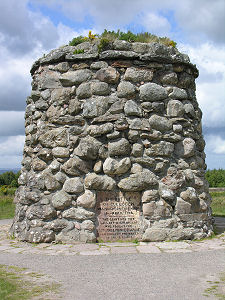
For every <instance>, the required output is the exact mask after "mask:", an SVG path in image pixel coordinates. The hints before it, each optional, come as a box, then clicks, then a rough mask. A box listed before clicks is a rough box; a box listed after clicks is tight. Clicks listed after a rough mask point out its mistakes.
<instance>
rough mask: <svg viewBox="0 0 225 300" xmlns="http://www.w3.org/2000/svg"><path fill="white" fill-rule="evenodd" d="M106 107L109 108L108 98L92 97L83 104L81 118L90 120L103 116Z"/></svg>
mask: <svg viewBox="0 0 225 300" xmlns="http://www.w3.org/2000/svg"><path fill="white" fill-rule="evenodd" d="M108 107H109V98H108V97H92V98H90V99H88V100H86V101H85V102H84V105H83V116H84V117H85V118H88V119H90V118H94V117H98V116H101V115H104V113H105V112H106V111H107V109H108Z"/></svg>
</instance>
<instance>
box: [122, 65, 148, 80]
mask: <svg viewBox="0 0 225 300" xmlns="http://www.w3.org/2000/svg"><path fill="white" fill-rule="evenodd" d="M152 78H153V72H152V71H151V70H148V69H139V68H127V70H126V72H125V75H124V79H125V80H129V81H133V82H141V81H151V80H152Z"/></svg>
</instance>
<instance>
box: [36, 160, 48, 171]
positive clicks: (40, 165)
mask: <svg viewBox="0 0 225 300" xmlns="http://www.w3.org/2000/svg"><path fill="white" fill-rule="evenodd" d="M32 167H33V170H34V171H42V170H44V169H45V168H46V167H47V164H46V163H45V162H44V161H43V160H41V159H38V158H36V159H34V160H33V164H32Z"/></svg>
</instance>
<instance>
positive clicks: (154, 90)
mask: <svg viewBox="0 0 225 300" xmlns="http://www.w3.org/2000/svg"><path fill="white" fill-rule="evenodd" d="M166 98H167V92H166V90H165V89H164V88H163V87H162V86H160V85H158V84H156V83H146V84H144V85H142V86H141V87H140V99H141V101H150V102H153V101H159V100H163V99H166Z"/></svg>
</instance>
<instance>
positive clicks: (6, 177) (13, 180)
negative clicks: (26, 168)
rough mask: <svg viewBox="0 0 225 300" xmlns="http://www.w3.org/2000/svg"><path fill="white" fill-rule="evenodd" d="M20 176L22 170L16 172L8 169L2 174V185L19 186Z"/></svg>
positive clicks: (0, 182)
mask: <svg viewBox="0 0 225 300" xmlns="http://www.w3.org/2000/svg"><path fill="white" fill-rule="evenodd" d="M19 176H20V172H17V173H14V172H12V171H8V172H5V173H2V174H0V185H10V186H12V187H18V178H19Z"/></svg>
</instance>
